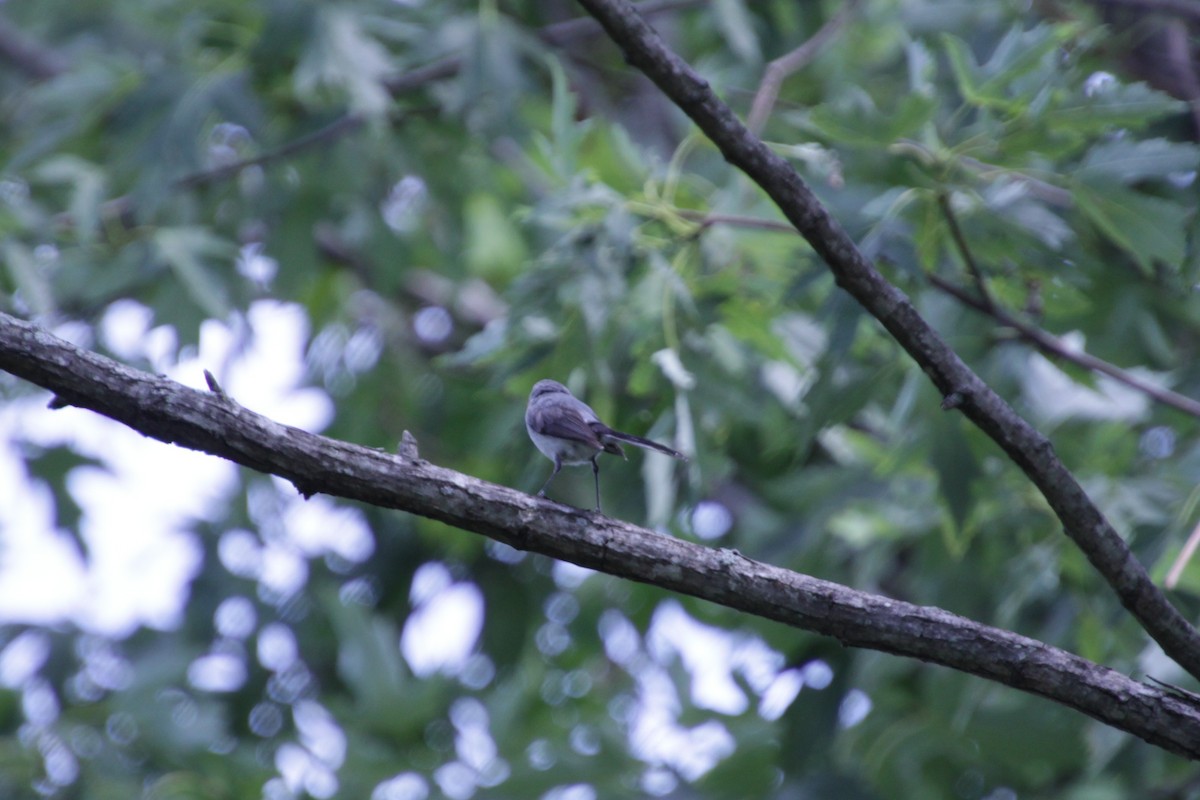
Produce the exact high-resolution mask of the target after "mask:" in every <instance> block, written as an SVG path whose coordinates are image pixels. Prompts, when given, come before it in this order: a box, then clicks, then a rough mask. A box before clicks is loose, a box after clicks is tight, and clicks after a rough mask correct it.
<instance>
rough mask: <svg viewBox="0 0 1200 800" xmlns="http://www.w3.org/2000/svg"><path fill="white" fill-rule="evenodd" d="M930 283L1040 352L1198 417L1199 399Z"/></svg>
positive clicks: (935, 280)
mask: <svg viewBox="0 0 1200 800" xmlns="http://www.w3.org/2000/svg"><path fill="white" fill-rule="evenodd" d="M928 278H929V282H930V284H932V285H933V286H935V287H937V288H938V289H940V290H941V291H943V292H945V293H946V294H948V295H950V296H951V297H953V298H954V299H956V300H958V301H959V302H961V303H963V304H964V305H967V306H969V307H971V308H973V309H975V310H976V311H979V312H981V313H984V314H987V315H988V316H990V317H991V318H992V319H994V320H996V321H997V322H999V323H1000V324H1001V325H1004V326H1005V327H1008V328H1012V329H1013V330H1014V331H1016V332H1017V334H1018V335H1019V336H1020V337H1021V338H1022V339H1025V340H1027V341H1028V342H1030V343H1032V344H1033V345H1034V346H1036V347H1037V348H1038V349H1039V350H1041V351H1042V352H1043V353H1045V354H1047V355H1050V356H1054V357H1055V358H1061V359H1062V360H1063V361H1069V362H1071V363H1072V364H1076V365H1078V366H1080V367H1083V368H1084V369H1088V370H1092V371H1094V372H1099V373H1100V374H1102V375H1107V376H1108V377H1110V378H1112V379H1114V380H1116V381H1120V382H1121V383H1123V384H1125V385H1126V386H1128V387H1130V388H1132V389H1136V390H1138V391H1139V392H1142V393H1144V394H1146V395H1147V396H1149V397H1151V398H1153V399H1154V400H1156V401H1157V402H1159V403H1162V404H1163V405H1165V406H1170V407H1171V408H1174V409H1175V410H1176V411H1182V412H1183V413H1185V414H1190V415H1191V416H1193V417H1200V401H1196V400H1193V399H1192V398H1190V397H1187V396H1186V395H1182V394H1179V393H1178V392H1173V391H1171V390H1170V389H1164V388H1163V387H1161V386H1156V385H1155V384H1153V383H1150V382H1149V381H1145V380H1142V379H1141V378H1139V377H1137V376H1136V375H1134V374H1133V373H1131V372H1128V371H1126V370H1123V369H1121V368H1120V367H1118V366H1117V365H1115V364H1111V363H1109V362H1107V361H1105V360H1104V359H1101V358H1097V357H1096V356H1094V355H1092V354H1091V353H1087V352H1084V351H1082V350H1076V349H1074V348H1072V347H1068V346H1067V345H1066V344H1064V343H1063V341H1062V339H1059V338H1058V337H1057V336H1055V335H1054V334H1052V333H1049V332H1047V331H1044V330H1042V329H1041V328H1039V327H1037V326H1036V325H1031V324H1030V323H1028V322H1025V321H1024V320H1022V319H1020V318H1018V317H1015V316H1013V315H1012V314H1009V313H1008V312H1007V311H1005V310H1004V309H1002V308H1000V307H999V306H997V305H994V304H992V303H987V302H983V301H980V300H979V298H977V297H975V296H973V295H971V294H970V293H969V292H965V291H963V290H962V289H960V288H959V287H957V286H955V285H954V284H953V283H950V282H949V281H947V280H946V279H945V278H942V277H940V276H938V275H933V274H930V275H929V276H928Z"/></svg>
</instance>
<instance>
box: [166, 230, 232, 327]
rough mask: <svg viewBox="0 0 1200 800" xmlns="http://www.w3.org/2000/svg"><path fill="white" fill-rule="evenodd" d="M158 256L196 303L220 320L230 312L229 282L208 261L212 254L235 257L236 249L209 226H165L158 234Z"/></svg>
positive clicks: (226, 257)
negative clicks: (223, 279)
mask: <svg viewBox="0 0 1200 800" xmlns="http://www.w3.org/2000/svg"><path fill="white" fill-rule="evenodd" d="M154 244H155V247H156V249H157V250H158V255H159V257H160V258H162V260H163V261H165V262H167V265H168V266H169V267H170V268H171V270H172V271H173V272H174V273H175V276H176V277H177V278H178V279H179V281H180V282H181V283H182V284H183V286H184V288H186V289H187V292H188V296H189V297H191V299H192V302H194V303H195V304H196V305H197V306H199V307H200V308H201V309H202V310H203V311H204V313H206V314H208V315H209V316H210V317H214V318H216V319H224V318H225V317H227V316H228V315H229V311H230V305H229V297H228V292H227V291H226V288H225V285H224V284H223V283H221V281H220V279H218V277H217V275H216V273H214V272H213V270H212V269H210V268H209V267H208V266H207V265H206V264H205V260H206V259H207V258H209V257H213V256H218V257H222V258H225V259H229V260H231V259H232V258H233V255H234V253H233V248H232V247H231V246H230V245H229V244H228V243H227V242H225V241H224V240H223V239H219V238H217V237H216V236H215V235H213V234H212V233H210V232H209V231H208V229H206V228H189V227H180V228H161V229H159V230H158V231H156V232H155V234H154Z"/></svg>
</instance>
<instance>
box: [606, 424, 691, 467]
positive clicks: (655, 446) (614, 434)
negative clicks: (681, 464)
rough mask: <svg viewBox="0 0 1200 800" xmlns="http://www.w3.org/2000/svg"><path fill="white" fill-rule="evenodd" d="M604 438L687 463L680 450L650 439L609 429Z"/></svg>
mask: <svg viewBox="0 0 1200 800" xmlns="http://www.w3.org/2000/svg"><path fill="white" fill-rule="evenodd" d="M602 438H608V439H617V440H618V441H622V442H625V443H626V444H631V445H633V446H634V447H641V448H642V449H644V450H657V451H658V452H660V453H666V454H667V455H669V456H670V457H671V458H678V459H679V460H680V461H687V456H685V455H684V454H683V453H681V452H679V451H678V450H672V449H671V448H669V447H667V446H666V445H665V444H659V443H658V442H652V441H650V440H649V439H643V438H642V437H640V436H634V435H633V434H632V433H621V432H620V431H614V430H612V429H611V428H609V429H608V430H607V431H605V432H604V436H603V437H602Z"/></svg>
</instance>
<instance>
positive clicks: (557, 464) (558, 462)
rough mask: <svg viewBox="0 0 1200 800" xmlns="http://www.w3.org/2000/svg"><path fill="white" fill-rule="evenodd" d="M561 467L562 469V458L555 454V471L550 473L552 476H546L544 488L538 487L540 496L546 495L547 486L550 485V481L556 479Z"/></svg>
mask: <svg viewBox="0 0 1200 800" xmlns="http://www.w3.org/2000/svg"><path fill="white" fill-rule="evenodd" d="M560 469H562V459H561V458H559V457H558V456H555V457H554V472H551V473H550V477H549V478H546V482H545V483H543V484H542V488H541V489H538V493H537V496H538V497H545V496H546V487H548V486H549V485H550V481H552V480H554V476H555V475H557V474H558V471H559V470H560Z"/></svg>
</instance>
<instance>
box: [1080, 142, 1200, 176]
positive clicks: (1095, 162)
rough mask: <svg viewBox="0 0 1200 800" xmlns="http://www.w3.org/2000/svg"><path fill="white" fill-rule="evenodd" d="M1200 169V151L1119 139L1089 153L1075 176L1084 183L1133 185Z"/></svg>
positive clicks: (1193, 146)
mask: <svg viewBox="0 0 1200 800" xmlns="http://www.w3.org/2000/svg"><path fill="white" fill-rule="evenodd" d="M1197 165H1200V148H1198V147H1196V145H1193V144H1182V143H1175V142H1168V141H1167V140H1166V139H1147V140H1145V141H1140V142H1139V141H1136V140H1133V139H1118V140H1116V141H1112V142H1105V143H1103V144H1098V145H1096V146H1095V147H1093V148H1092V149H1090V150H1089V151H1088V153H1087V155H1086V156H1085V157H1084V159H1083V163H1082V164H1081V165H1080V167H1079V170H1078V171H1077V172H1076V173H1075V176H1076V177H1077V178H1078V179H1080V180H1084V181H1093V182H1102V181H1118V182H1120V183H1134V182H1136V181H1141V180H1146V179H1149V178H1163V177H1166V176H1167V175H1170V174H1171V173H1172V172H1185V171H1187V170H1194V169H1196V167H1197Z"/></svg>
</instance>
